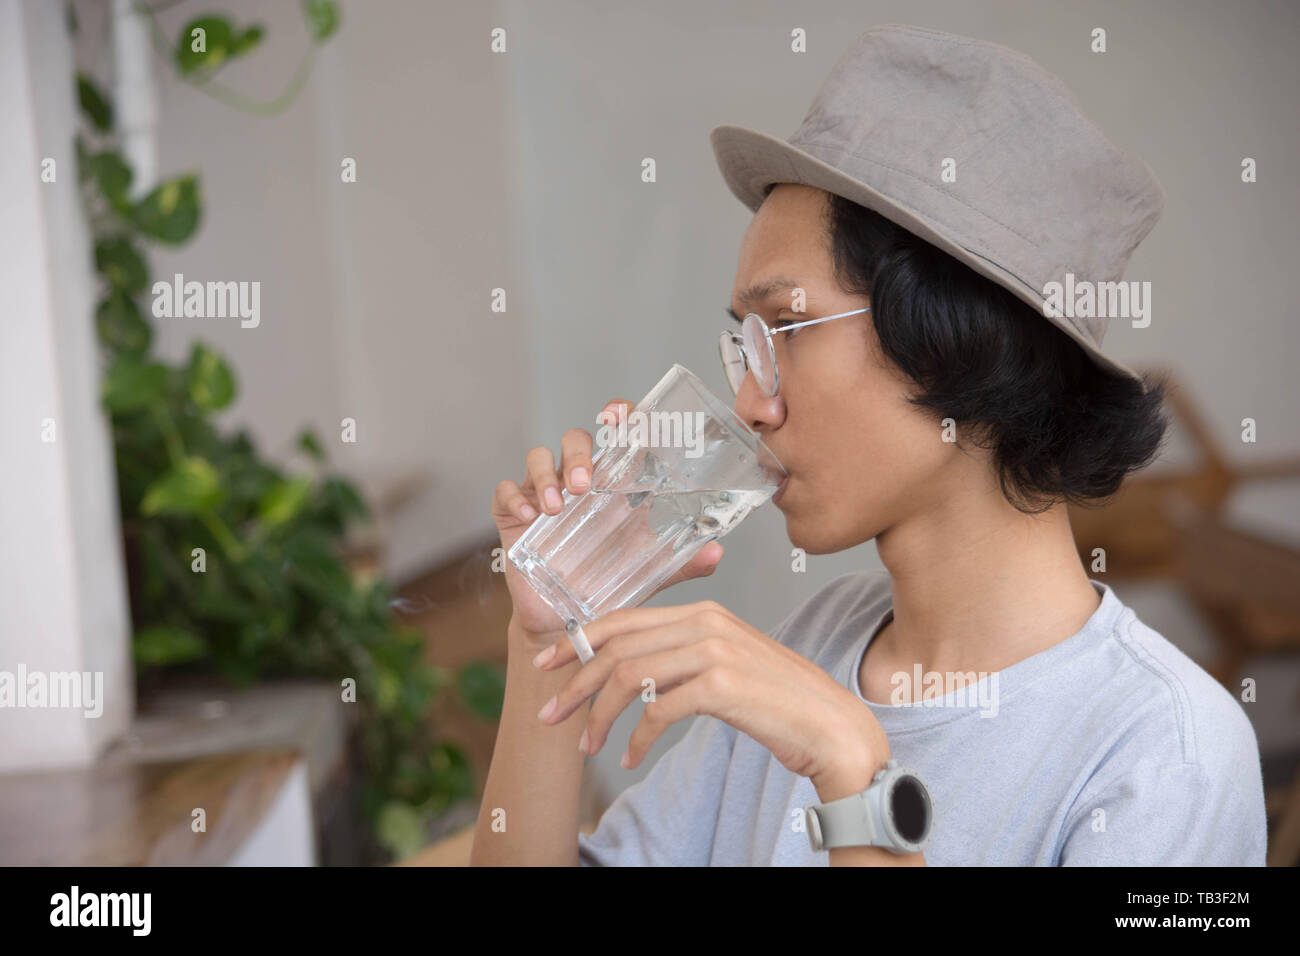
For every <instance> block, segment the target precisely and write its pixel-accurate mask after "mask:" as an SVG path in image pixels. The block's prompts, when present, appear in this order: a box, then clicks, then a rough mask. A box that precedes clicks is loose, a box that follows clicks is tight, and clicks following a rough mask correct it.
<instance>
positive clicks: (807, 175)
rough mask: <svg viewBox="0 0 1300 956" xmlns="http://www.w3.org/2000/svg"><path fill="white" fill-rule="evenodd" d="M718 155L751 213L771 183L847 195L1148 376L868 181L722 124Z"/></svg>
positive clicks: (1105, 360)
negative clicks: (1096, 342)
mask: <svg viewBox="0 0 1300 956" xmlns="http://www.w3.org/2000/svg"><path fill="white" fill-rule="evenodd" d="M709 140H710V142H711V143H712V144H713V155H714V157H715V158H716V159H717V162H718V168H719V170H721V172H722V178H723V179H724V180H725V181H726V183H727V188H729V189H730V190H731V192H732V193H733V194H734V195H735V196H736V198H737V199H739V200H740V201H741V202H742V203H744V204H745V206H746V207H748V209H749V210H750V211H751V212H757V211H758V207H759V206H760V205H761V204H762V202H763V199H764V195H763V190H764V189H765V188H766V187H767V186H768V185H770V184H771V183H801V184H803V185H805V186H814V187H816V188H818V189H824V190H826V191H827V192H829V193H834V194H835V195H837V196H843V197H844V198H845V199H848V200H851V201H852V202H855V203H857V204H858V205H860V206H865V207H866V208H868V209H870V210H872V211H874V212H878V213H880V215H882V216H884V217H885V218H886V219H889V220H890V221H891V222H894V223H897V224H898V225H900V226H902V227H903V228H904V229H906V230H908V231H909V232H911V233H913V234H915V235H917V236H919V237H920V238H922V239H924V240H925V241H926V242H928V243H930V244H931V245H933V246H936V247H938V248H939V249H942V250H943V251H944V252H946V253H948V254H949V255H950V256H952V257H953V258H954V259H956V260H958V261H959V262H961V263H963V264H965V265H967V266H969V267H970V268H971V269H973V270H974V271H975V272H977V273H979V274H980V275H982V276H984V277H985V278H988V279H991V280H992V281H994V282H996V283H997V284H998V285H1000V286H1002V287H1003V288H1005V289H1008V290H1009V291H1010V292H1012V293H1013V294H1014V295H1015V296H1016V297H1017V298H1019V299H1021V300H1022V301H1024V302H1027V303H1028V304H1029V305H1032V306H1033V307H1034V308H1035V309H1036V310H1037V312H1038V313H1039V314H1040V315H1042V316H1043V318H1044V319H1046V320H1047V321H1048V322H1051V323H1052V324H1053V325H1054V326H1056V327H1057V328H1058V329H1060V330H1061V331H1062V332H1064V333H1065V334H1066V335H1068V336H1069V337H1070V338H1071V339H1073V340H1074V341H1075V342H1077V343H1079V346H1080V347H1081V348H1082V349H1083V350H1084V351H1085V352H1087V353H1088V355H1089V356H1090V357H1091V358H1092V359H1093V360H1094V361H1096V362H1097V364H1098V365H1100V366H1101V367H1102V368H1104V369H1106V370H1107V371H1110V372H1112V373H1114V374H1116V375H1120V376H1123V377H1126V378H1131V379H1133V380H1134V381H1137V382H1141V381H1142V376H1141V375H1140V374H1138V373H1137V372H1135V371H1134V370H1133V369H1131V368H1129V367H1128V366H1127V365H1124V364H1123V363H1122V362H1117V361H1116V360H1115V359H1113V358H1110V357H1109V356H1108V355H1106V354H1105V353H1103V352H1102V351H1100V350H1099V349H1098V348H1097V347H1096V346H1095V345H1093V344H1092V343H1091V342H1089V341H1088V340H1087V338H1086V337H1085V336H1084V335H1083V334H1082V333H1081V332H1079V330H1078V329H1076V328H1074V326H1072V325H1071V324H1070V323H1069V321H1068V320H1067V319H1065V318H1064V317H1059V318H1058V317H1055V316H1051V315H1047V314H1045V313H1044V310H1043V305H1044V301H1045V300H1044V297H1043V294H1042V292H1041V291H1040V290H1038V289H1035V288H1034V287H1033V286H1031V285H1029V283H1027V282H1025V281H1024V280H1023V279H1021V278H1020V277H1019V276H1016V275H1013V274H1012V273H1010V272H1008V271H1007V270H1006V269H1004V268H1002V267H1001V266H999V265H998V264H997V263H994V262H990V261H989V260H988V259H986V258H985V257H983V256H981V255H980V254H979V253H977V252H973V251H971V250H970V249H967V248H966V247H965V246H963V245H961V244H960V243H958V242H955V241H954V240H952V239H950V238H949V237H948V236H947V235H946V233H945V232H944V230H943V229H942V228H941V227H940V226H939V225H938V224H936V223H933V222H931V221H930V220H928V219H926V218H925V217H924V216H921V215H919V214H918V213H916V212H915V211H914V210H911V209H908V208H907V207H906V206H903V205H901V204H900V203H897V202H895V201H894V200H893V199H891V198H890V197H889V196H887V195H885V194H884V193H881V192H877V191H876V190H875V189H872V188H871V187H870V186H868V185H866V184H865V183H861V182H858V180H856V179H854V178H853V177H851V176H849V175H847V174H845V173H843V172H841V171H840V170H838V169H836V168H835V167H834V166H832V165H830V164H829V163H825V162H823V161H822V160H820V159H818V158H817V157H816V156H813V155H812V154H810V153H805V152H804V151H803V150H801V149H799V148H798V147H797V146H792V145H791V144H790V143H787V142H786V141H785V140H783V139H777V138H776V137H775V136H770V135H768V134H767V133H760V132H758V131H757V130H752V129H746V128H745V127H743V126H730V125H724V126H718V127H716V128H715V129H714V130H713V132H712V133H710V134H709Z"/></svg>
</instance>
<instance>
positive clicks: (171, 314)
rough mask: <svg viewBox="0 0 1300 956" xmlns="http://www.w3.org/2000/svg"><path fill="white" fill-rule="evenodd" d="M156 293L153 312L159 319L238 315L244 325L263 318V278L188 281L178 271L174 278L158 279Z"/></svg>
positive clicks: (259, 321) (225, 317)
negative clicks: (232, 280) (248, 280)
mask: <svg viewBox="0 0 1300 956" xmlns="http://www.w3.org/2000/svg"><path fill="white" fill-rule="evenodd" d="M153 297H154V298H153V314H154V317H155V318H159V319H181V318H186V319H229V318H238V319H239V320H240V322H239V325H240V327H241V328H245V329H255V328H257V326H258V325H259V324H260V323H261V321H262V283H260V282H193V281H191V282H186V281H185V276H184V275H183V274H182V273H180V272H178V273H176V275H175V278H174V279H173V280H172V281H171V282H165V281H162V280H159V281H158V282H155V283H154V284H153Z"/></svg>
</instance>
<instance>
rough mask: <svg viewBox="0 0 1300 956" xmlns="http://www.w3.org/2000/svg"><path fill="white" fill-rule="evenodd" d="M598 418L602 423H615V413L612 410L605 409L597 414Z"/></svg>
mask: <svg viewBox="0 0 1300 956" xmlns="http://www.w3.org/2000/svg"><path fill="white" fill-rule="evenodd" d="M596 419H597V420H598V421H599V422H600V423H601V424H602V425H613V424H614V413H613V412H611V411H603V412H601V413H600V414H599V415H597V416H596Z"/></svg>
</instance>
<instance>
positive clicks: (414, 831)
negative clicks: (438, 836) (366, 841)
mask: <svg viewBox="0 0 1300 956" xmlns="http://www.w3.org/2000/svg"><path fill="white" fill-rule="evenodd" d="M375 829H376V834H375V835H376V836H377V837H378V839H379V842H380V843H382V844H383V845H384V848H385V849H386V850H388V851H389V852H390V853H392V854H393V856H394V857H396V858H398V859H401V858H403V857H407V856H410V855H411V854H412V853H417V852H419V851H420V850H422V849H423V848H424V846H425V844H427V843H428V842H429V831H428V829H427V828H426V826H425V819H424V814H423V813H421V812H420V811H419V810H418V809H417V808H416V807H413V806H411V805H410V804H409V803H402V802H400V801H397V800H390V801H388V802H387V803H385V804H384V805H383V807H381V808H380V811H379V819H378V821H377V823H376V826H375Z"/></svg>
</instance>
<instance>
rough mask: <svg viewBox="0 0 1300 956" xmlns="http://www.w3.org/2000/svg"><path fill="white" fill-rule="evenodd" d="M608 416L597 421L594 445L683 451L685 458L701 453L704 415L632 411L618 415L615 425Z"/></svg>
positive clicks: (697, 455)
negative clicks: (633, 446)
mask: <svg viewBox="0 0 1300 956" xmlns="http://www.w3.org/2000/svg"><path fill="white" fill-rule="evenodd" d="M611 417H612V416H611V415H610V413H609V412H603V413H602V414H601V416H600V417H599V418H597V421H599V422H600V423H601V424H600V428H599V429H598V430H597V431H596V444H597V445H598V446H599V447H601V448H606V447H608V446H610V445H617V446H619V447H624V448H625V447H627V446H629V445H633V444H635V445H639V446H640V447H642V448H685V449H686V455H685V456H686V457H687V458H699V457H700V455H702V454H704V428H705V424H706V423H707V421H708V418H709V416H708V415H707V414H706V413H704V412H663V411H653V412H642V411H637V410H635V409H634V410H632V411H630V412H626V413H625V414H622V415H619V416H618V420H617V422H614V423H611V422H610V418H611Z"/></svg>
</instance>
